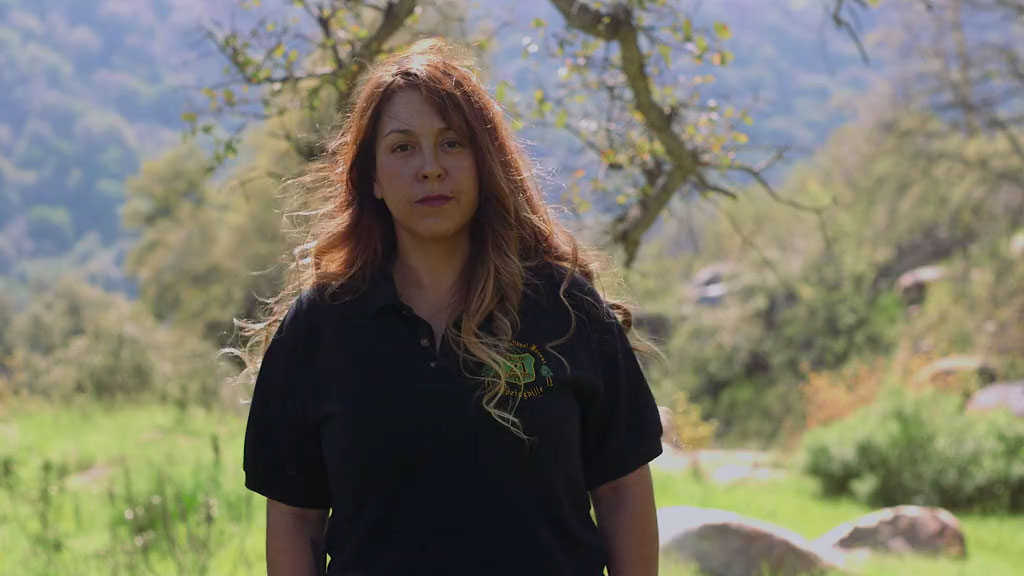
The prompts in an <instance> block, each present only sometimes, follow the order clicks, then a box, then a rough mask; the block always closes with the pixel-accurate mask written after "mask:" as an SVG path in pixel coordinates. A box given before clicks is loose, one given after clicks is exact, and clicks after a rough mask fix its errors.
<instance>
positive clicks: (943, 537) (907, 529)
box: [817, 506, 967, 558]
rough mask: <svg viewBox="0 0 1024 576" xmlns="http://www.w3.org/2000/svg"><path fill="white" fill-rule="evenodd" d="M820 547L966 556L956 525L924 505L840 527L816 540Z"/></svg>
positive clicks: (944, 514) (889, 511)
mask: <svg viewBox="0 0 1024 576" xmlns="http://www.w3.org/2000/svg"><path fill="white" fill-rule="evenodd" d="M817 543H818V544H819V545H820V546H823V547H833V548H837V549H839V550H843V551H854V550H871V551H874V552H887V553H891V554H926V555H931V556H952V557H957V558H963V557H964V556H966V555H967V549H966V544H965V541H964V534H963V532H962V531H961V530H960V522H959V521H958V520H957V519H956V516H953V514H951V513H950V512H949V511H947V510H945V509H942V508H930V507H925V506H896V507H894V508H883V509H882V510H878V511H876V512H872V513H871V514H868V515H867V516H863V517H861V518H858V519H856V520H854V521H852V522H847V523H846V524H841V525H839V526H837V527H835V528H833V529H832V530H831V531H829V533H828V534H825V535H824V536H822V537H821V538H819V539H818V541H817Z"/></svg>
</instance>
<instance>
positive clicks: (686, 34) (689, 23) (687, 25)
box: [683, 18, 693, 42]
mask: <svg viewBox="0 0 1024 576" xmlns="http://www.w3.org/2000/svg"><path fill="white" fill-rule="evenodd" d="M683 40H685V41H687V42H692V41H693V20H690V19H689V18H687V19H685V20H683Z"/></svg>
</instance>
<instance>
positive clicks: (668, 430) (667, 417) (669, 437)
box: [658, 406, 679, 448]
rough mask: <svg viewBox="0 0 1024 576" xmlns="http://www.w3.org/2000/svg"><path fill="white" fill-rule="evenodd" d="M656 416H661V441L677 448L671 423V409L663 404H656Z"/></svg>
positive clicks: (674, 431)
mask: <svg viewBox="0 0 1024 576" xmlns="http://www.w3.org/2000/svg"><path fill="white" fill-rule="evenodd" d="M658 416H660V417H661V443H662V444H668V445H669V446H675V447H676V448H678V447H679V446H678V443H677V442H676V429H675V426H674V425H673V424H672V416H673V413H672V409H671V408H666V407H665V406H658Z"/></svg>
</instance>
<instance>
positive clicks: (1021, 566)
mask: <svg viewBox="0 0 1024 576" xmlns="http://www.w3.org/2000/svg"><path fill="white" fill-rule="evenodd" d="M654 482H655V485H654V488H655V493H656V495H657V501H658V507H659V508H661V507H667V506H682V505H687V506H699V507H702V508H720V509H724V510H731V511H734V512H738V513H740V514H743V515H746V516H750V517H754V518H758V519H761V520H766V521H768V522H772V523H774V524H778V525H780V526H783V527H785V528H788V529H790V530H792V531H794V532H796V533H798V534H800V535H802V536H804V537H805V538H809V539H812V540H813V539H816V538H818V537H819V536H821V535H823V534H825V533H826V532H828V531H829V530H830V529H832V528H834V527H835V526H837V525H839V524H841V523H843V522H847V521H849V520H853V519H854V518H857V517H859V516H862V515H864V514H867V513H868V512H870V511H871V510H872V509H871V508H869V507H867V506H864V505H863V504H860V503H858V502H855V501H852V500H849V499H824V498H820V497H818V495H817V494H818V489H817V486H816V485H815V484H814V482H813V481H812V480H811V479H810V478H808V477H805V476H801V475H792V476H789V477H787V478H785V479H780V480H772V481H751V482H746V483H744V482H740V483H736V484H732V485H729V486H717V485H713V484H707V483H702V482H699V481H698V480H697V479H696V478H694V476H693V475H692V474H688V473H675V474H668V473H655V475H654ZM957 517H958V518H959V519H960V522H961V528H962V529H963V531H964V535H965V537H966V540H967V559H966V560H952V559H899V558H876V559H873V560H871V561H870V562H868V563H867V564H866V565H864V566H862V567H860V568H862V570H863V572H858V573H863V574H864V575H866V576H868V575H869V576H883V575H884V576H890V575H895V576H902V575H904V574H921V575H927V576H969V575H977V576H1004V575H1005V576H1016V575H1020V574H1024V516H1013V515H1005V516H999V515H976V514H965V513H959V514H957ZM665 572H666V571H665V570H663V571H662V573H663V574H664V573H665ZM668 572H669V573H670V574H673V575H675V574H690V573H691V572H687V571H685V570H669V571H668ZM693 573H694V574H695V572H693Z"/></svg>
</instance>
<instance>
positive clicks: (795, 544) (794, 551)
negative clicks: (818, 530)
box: [658, 506, 842, 576]
mask: <svg viewBox="0 0 1024 576" xmlns="http://www.w3.org/2000/svg"><path fill="white" fill-rule="evenodd" d="M658 533H659V545H660V548H661V553H662V555H663V556H665V557H666V558H668V559H675V560H679V561H682V562H688V563H694V564H696V565H697V566H698V567H699V568H700V570H701V571H702V572H703V573H704V574H707V575H708V576H762V575H763V574H773V575H775V576H788V575H797V574H814V573H821V572H825V571H828V570H837V569H838V568H839V567H840V566H841V558H842V556H841V554H840V553H839V552H838V551H836V550H832V549H830V548H821V547H819V546H817V545H816V544H814V543H813V542H810V541H808V540H807V539H805V538H803V537H802V536H800V535H798V534H795V533H793V532H790V531H789V530H786V529H785V528H782V527H780V526H775V525H773V524H769V523H767V522H762V521H759V520H754V519H752V518H746V517H744V516H741V515H739V514H736V513H734V512H727V511H724V510H714V509H708V508H696V507H692V506H676V507H672V508H662V509H660V510H658Z"/></svg>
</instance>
